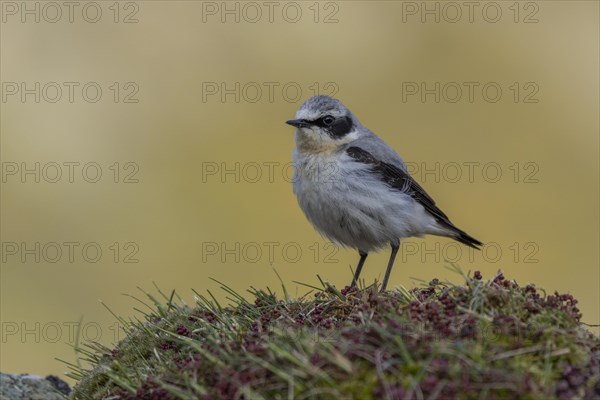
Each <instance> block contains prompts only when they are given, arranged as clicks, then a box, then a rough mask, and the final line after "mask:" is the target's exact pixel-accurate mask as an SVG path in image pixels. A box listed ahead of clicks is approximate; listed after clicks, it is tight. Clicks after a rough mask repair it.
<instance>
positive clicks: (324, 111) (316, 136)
mask: <svg viewBox="0 0 600 400" xmlns="http://www.w3.org/2000/svg"><path fill="white" fill-rule="evenodd" d="M286 123H287V124H289V125H292V126H295V127H296V128H297V129H296V146H297V148H298V150H300V151H307V152H323V151H334V150H335V149H337V148H338V147H339V146H341V145H344V144H346V143H349V142H351V141H353V140H356V139H357V138H358V135H359V131H360V130H359V129H358V128H359V127H360V126H361V125H360V122H358V120H357V119H356V117H354V115H352V113H351V112H350V110H348V109H347V108H346V107H345V106H344V105H343V104H342V103H341V102H340V101H339V100H337V99H334V98H332V97H329V96H314V97H311V98H310V99H308V100H306V101H305V102H304V104H302V105H301V106H300V108H299V109H298V111H297V112H296V119H293V120H290V121H287V122H286Z"/></svg>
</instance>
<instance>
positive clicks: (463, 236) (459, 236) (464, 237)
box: [452, 226, 483, 250]
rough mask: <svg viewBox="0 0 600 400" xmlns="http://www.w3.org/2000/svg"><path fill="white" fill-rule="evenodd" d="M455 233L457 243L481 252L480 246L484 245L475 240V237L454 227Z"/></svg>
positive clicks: (454, 237)
mask: <svg viewBox="0 0 600 400" xmlns="http://www.w3.org/2000/svg"><path fill="white" fill-rule="evenodd" d="M453 228H454V229H453V231H454V234H455V236H453V237H452V238H453V239H454V240H456V241H457V242H460V243H462V244H465V245H467V246H469V247H472V248H474V249H477V250H481V249H480V248H479V246H481V245H483V243H481V242H480V241H479V240H477V239H475V238H474V237H473V236H471V235H469V234H468V233H467V232H464V231H461V230H460V229H458V228H457V227H455V226H454V227H453Z"/></svg>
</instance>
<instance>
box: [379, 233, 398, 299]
mask: <svg viewBox="0 0 600 400" xmlns="http://www.w3.org/2000/svg"><path fill="white" fill-rule="evenodd" d="M399 248H400V242H397V243H394V242H392V254H391V255H390V261H388V266H387V269H386V270H385V277H384V278H383V285H381V291H382V292H383V291H385V288H386V286H387V283H388V279H390V273H391V272H392V267H393V266H394V260H395V259H396V253H398V249H399Z"/></svg>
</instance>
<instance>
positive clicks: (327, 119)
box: [323, 115, 335, 125]
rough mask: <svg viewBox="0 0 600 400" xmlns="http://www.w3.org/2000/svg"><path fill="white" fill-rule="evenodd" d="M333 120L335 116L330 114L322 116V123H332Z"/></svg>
mask: <svg viewBox="0 0 600 400" xmlns="http://www.w3.org/2000/svg"><path fill="white" fill-rule="evenodd" d="M333 121H335V118H333V117H332V116H331V115H326V116H324V117H323V123H324V124H325V125H331V124H333Z"/></svg>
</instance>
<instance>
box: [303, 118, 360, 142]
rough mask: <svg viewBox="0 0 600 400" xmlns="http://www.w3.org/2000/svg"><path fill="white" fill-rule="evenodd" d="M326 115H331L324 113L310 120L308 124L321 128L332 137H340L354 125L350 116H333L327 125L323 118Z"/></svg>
mask: <svg viewBox="0 0 600 400" xmlns="http://www.w3.org/2000/svg"><path fill="white" fill-rule="evenodd" d="M328 117H331V115H325V116H323V117H321V118H318V119H316V120H314V121H310V124H311V125H314V126H318V127H319V128H322V129H323V130H324V131H326V132H327V133H328V134H329V136H331V137H332V138H342V137H344V136H346V135H347V134H348V133H350V132H351V131H352V129H353V128H354V125H353V124H352V118H350V117H339V118H335V117H333V118H334V120H333V122H332V123H330V124H329V125H327V124H326V123H325V122H324V121H323V119H324V118H328Z"/></svg>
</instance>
